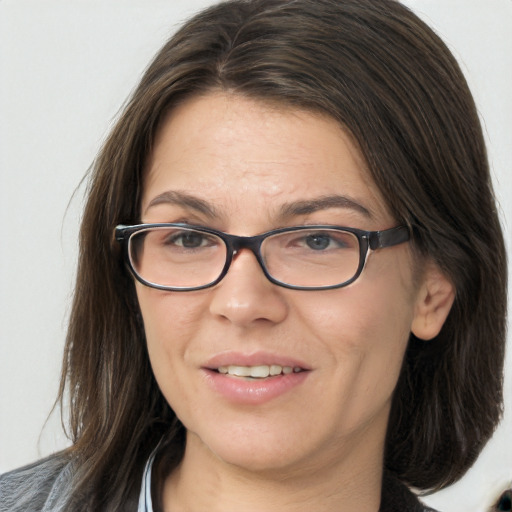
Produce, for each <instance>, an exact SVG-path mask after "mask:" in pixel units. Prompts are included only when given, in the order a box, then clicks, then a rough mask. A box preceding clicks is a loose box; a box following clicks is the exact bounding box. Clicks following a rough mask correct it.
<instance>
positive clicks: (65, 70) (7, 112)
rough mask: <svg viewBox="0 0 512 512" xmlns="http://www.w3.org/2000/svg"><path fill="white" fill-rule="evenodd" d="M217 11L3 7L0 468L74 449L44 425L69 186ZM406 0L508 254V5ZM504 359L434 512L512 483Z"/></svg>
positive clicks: (65, 264)
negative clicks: (443, 52) (488, 424)
mask: <svg viewBox="0 0 512 512" xmlns="http://www.w3.org/2000/svg"><path fill="white" fill-rule="evenodd" d="M211 3H213V2H212V1H211V0H194V1H192V0H182V1H178V0H168V1H163V0H111V1H109V2H104V1H101V0H3V1H2V0H0V219H1V235H0V247H1V250H0V472H3V471H6V470H10V469H13V468H15V467H17V466H20V465H22V464H25V463H28V462H31V461H33V460H35V459H37V458H40V457H42V456H44V455H47V454H49V453H51V452H53V451H55V450H57V449H59V448H61V447H63V446H65V445H66V443H67V441H66V438H65V437H64V435H63V434H62V428H61V425H60V416H59V411H58V410H57V411H56V412H55V413H54V414H53V415H52V416H51V417H50V418H49V420H48V421H47V423H46V424H45V422H46V420H47V416H48V414H49V412H50V410H51V409H52V406H53V402H54V400H55V396H56V394H57V390H58V382H59V372H60V363H61V357H62V348H63V343H64V337H65V330H66V323H67V317H68V312H69V308H70V297H71V293H72V287H73V278H74V270H75V263H76V240H77V230H78V224H79V218H80V211H81V208H82V199H83V190H84V187H83V186H82V187H81V188H78V191H77V192H76V193H75V194H74V191H75V190H76V189H77V187H79V185H80V182H81V179H82V177H83V176H84V174H85V173H86V171H87V169H88V167H89V165H90V164H91V162H92V160H93V158H94V156H95V154H96V153H97V151H98V149H99V147H100V145H101V142H102V140H103V139H104V137H105V135H106V133H107V132H108V129H109V127H110V126H111V125H112V120H113V119H114V118H115V116H116V113H117V112H118V110H119V109H120V107H121V106H122V104H123V102H124V100H125V99H126V97H127V96H128V94H129V93H130V91H131V90H132V89H133V87H134V86H135V84H136V83H137V81H138V79H139V77H140V75H141V73H142V71H143V70H144V68H145V66H146V65H147V63H148V62H149V60H150V58H151V57H152V55H153V54H154V53H155V52H156V51H157V50H158V48H159V47H160V46H161V45H162V43H163V42H164V41H165V40H166V39H167V38H168V36H169V34H170V33H171V32H173V31H174V30H175V29H176V28H177V27H178V26H179V25H180V24H181V22H182V21H183V20H185V19H186V18H187V17H188V16H189V15H190V14H191V13H192V12H194V11H195V10H197V9H198V8H200V7H202V6H205V5H208V4H211ZM404 3H406V4H407V5H409V6H410V7H412V8H413V10H415V11H416V12H417V13H418V14H419V15H420V16H422V17H423V18H424V19H425V20H426V21H427V22H428V23H429V24H430V25H431V26H433V27H434V28H435V29H436V31H437V32H438V33H439V34H440V35H441V36H442V37H443V39H444V40H445V41H446V42H447V43H448V45H449V47H450V48H451V49H452V51H453V52H454V53H455V55H456V57H457V58H458V59H459V61H460V63H461V64H462V68H463V70H464V71H465V73H466V76H467V78H468V81H469V84H470V87H471V88H472V90H473V93H474V95H475V98H476V101H477V104H478V106H479V110H480V112H481V116H482V119H483V122H484V128H485V132H486V137H487V141H488V148H489V154H490V160H491V164H492V172H493V177H494V181H495V187H496V192H497V197H498V200H499V203H500V208H501V214H502V218H503V224H504V229H505V234H506V236H507V238H508V248H509V253H510V250H511V243H510V235H511V233H512V230H511V224H512V199H511V196H512V194H511V192H512V177H511V172H510V170H511V164H512V128H511V127H512V95H511V94H510V91H511V89H512V62H511V60H512V58H511V57H512V30H511V27H512V1H511V0H486V1H483V0H407V1H406V2H404ZM511 343H512V341H511V340H510V339H509V347H510V345H511ZM508 357H509V360H508V362H507V367H508V373H507V378H506V383H505V384H506V413H505V418H504V420H503V422H502V424H501V426H500V427H499V429H498V431H497V432H496V434H495V436H494V438H493V439H492V440H491V441H490V443H489V444H488V446H487V447H486V448H485V450H484V452H483V453H482V455H481V457H480V458H479V460H478V461H477V463H476V464H475V466H474V467H473V468H472V469H471V470H470V472H469V473H468V474H467V475H466V476H465V477H464V479H463V480H461V481H460V482H459V483H458V484H456V485H454V486H452V487H451V488H449V489H447V490H445V491H442V492H440V493H437V494H436V495H433V496H430V497H429V498H427V500H426V501H427V502H428V503H430V504H431V505H432V506H434V507H435V508H439V509H440V510H446V511H450V512H472V511H474V512H481V511H483V510H485V509H486V507H487V506H489V505H490V504H491V503H492V501H493V500H494V499H495V497H496V496H497V495H498V494H499V491H500V490H501V489H503V488H504V486H505V485H506V484H507V483H509V484H510V482H512V435H511V434H512V371H511V370H510V369H511V364H510V363H511V361H510V350H509V355H508ZM43 427H44V428H43Z"/></svg>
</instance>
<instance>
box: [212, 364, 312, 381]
mask: <svg viewBox="0 0 512 512" xmlns="http://www.w3.org/2000/svg"><path fill="white" fill-rule="evenodd" d="M212 370H213V371H216V372H217V373H220V374H222V375H228V376H230V377H236V378H242V379H245V380H260V379H268V378H274V377H279V376H283V375H290V374H292V373H301V372H304V371H306V370H305V369H304V368H301V367H299V366H281V365H279V364H271V365H267V364H262V365H255V366H239V365H234V364H233V365H228V366H219V367H218V368H212Z"/></svg>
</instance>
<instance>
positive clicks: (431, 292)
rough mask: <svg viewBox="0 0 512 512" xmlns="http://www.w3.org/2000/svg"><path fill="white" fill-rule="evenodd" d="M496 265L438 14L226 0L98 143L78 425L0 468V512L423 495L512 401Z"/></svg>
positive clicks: (459, 467) (481, 170) (74, 372)
mask: <svg viewBox="0 0 512 512" xmlns="http://www.w3.org/2000/svg"><path fill="white" fill-rule="evenodd" d="M504 275H506V268H505V256H504V247H503V237H502V234H501V229H500V226H499V222H498V219H497V217H496V213H495V205H494V198H493V194H492V188H491V184H490V178H489V172H488V166H487V161H486V154H485V147H484V144H483V140H482V135H481V129H480V126H479V121H478V117H477V114H476V110H475V106H474V104H473V101H472V98H471V95H470V93H469V91H468V89H467V86H466V84H465V81H464V78H463V76H462V73H461V72H460V70H459V68H458V66H457V64H456V62H455V60H454V59H453V57H452V56H451V54H450V53H449V52H448V50H447V49H446V47H445V46H444V44H443V43H442V42H441V41H440V40H439V38H438V37H437V36H435V34H433V33H432V31H431V30H430V29H428V28H427V27H426V26H425V25H424V24H423V23H422V22H421V21H419V20H418V18H416V17H415V16H414V15H413V14H412V13H411V12H410V11H408V10H407V9H405V8H404V7H403V6H401V5H400V4H398V3H396V2H395V1H391V0H378V1H375V0H372V1H369V0H368V1H361V0H358V1H355V0H348V1H342V2H341V1H333V0H315V1H314V2H313V1H306V0H299V1H293V2H283V1H278V0H256V1H251V2H242V1H235V2H228V3H224V4H220V5H218V6H216V7H212V8H211V9H209V10H207V11H205V12H203V13H202V14H200V15H198V16H196V17H195V18H194V19H192V20H191V21H190V22H188V23H187V24H186V25H185V26H184V27H183V28H182V29H181V30H180V31H179V32H178V34H176V36H174V37H173V38H172V39H171V40H170V41H169V43H167V44H166V46H164V48H163V49H162V50H161V52H160V53H159V54H158V55H157V56H156V58H155V60H154V61H153V63H152V64H151V65H150V67H149V68H148V70H147V72H146V74H145V76H144V77H143V79H142V81H141V83H140V85H139V87H138V89H137V90H136V91H135V93H134V95H133V97H132V99H131V100H130V102H129V104H128V105H127V107H126V109H125V111H124V113H123V115H122V116H121V117H120V119H119V121H118V122H117V124H116V126H115V127H114V129H113V131H112V133H111V135H110V137H109V138H108V140H107V142H106V143H105V146H104V148H103V150H102V152H101V154H100V155H99V157H98V160H97V162H96V165H95V169H94V173H93V175H92V177H91V185H90V192H89V198H88V202H87V205H86V210H85V214H84V219H83V224H82V230H81V256H80V262H79V269H78V278H77V285H76V291H75V299H74V305H73V311H72V315H71V321H70V328H69V333H68V339H67V346H66V359H65V361H66V363H65V365H64V369H63V378H62V385H61V398H62V397H64V393H65V391H66V390H67V392H68V393H69V397H70V400H71V408H70V414H71V426H72V436H73V441H74V444H73V446H72V447H71V448H70V449H69V450H67V451H65V452H63V453H61V454H58V455H56V456H54V457H51V458H50V459H47V460H45V461H42V462H39V463H37V464H36V465H34V466H31V467H29V468H24V469H22V470H18V471H17V472H14V473H13V474H10V475H7V476H5V477H4V478H3V480H2V493H4V494H3V495H2V507H4V508H3V509H5V510H137V508H139V510H151V509H152V510H209V511H215V510H221V509H222V510H234V509H237V510H247V511H249V510H273V509H277V508H279V509H280V510H318V511H321V510H358V511H365V510H368V511H375V510H381V511H385V510H426V509H425V508H424V507H423V506H422V505H421V504H420V502H419V501H418V500H417V498H416V497H415V496H414V495H413V494H411V493H410V492H409V491H408V489H407V487H406V486H411V487H415V488H417V489H420V490H431V489H439V488H442V487H444V486H446V485H448V484H450V483H452V482H454V481H456V480H457V479H458V478H460V476H462V475H463V474H464V472H465V471H466V470H467V469H468V467H470V466H471V464H472V463H473V461H474V460H475V458H476V456H477V455H478V453H479V451H480V450H481V448H482V447H483V445H484V444H485V442H486V441H487V439H488V438H489V437H490V435H491V434H492V432H493V429H494V427H495V425H496V423H497V421H498V420H499V417H500V412H501V402H502V397H501V375H502V366H503V349H504V317H505V311H506V297H505V290H506V283H505V282H504V279H503V276H504ZM475 411H478V412H479V414H478V415H476V414H475ZM475 416H476V417H475ZM3 509H2V510H3Z"/></svg>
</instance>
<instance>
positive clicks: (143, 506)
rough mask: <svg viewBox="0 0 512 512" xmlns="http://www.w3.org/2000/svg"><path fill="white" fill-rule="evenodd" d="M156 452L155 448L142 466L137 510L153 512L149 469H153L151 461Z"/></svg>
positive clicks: (139, 511)
mask: <svg viewBox="0 0 512 512" xmlns="http://www.w3.org/2000/svg"><path fill="white" fill-rule="evenodd" d="M157 448H158V447H157ZM156 452H157V450H156V449H155V450H154V451H153V453H152V454H151V455H150V457H149V459H148V461H147V462H146V466H145V467H144V473H143V475H142V486H141V489H140V494H139V506H138V508H137V512H153V502H152V500H151V471H152V469H153V461H154V460H155V455H156Z"/></svg>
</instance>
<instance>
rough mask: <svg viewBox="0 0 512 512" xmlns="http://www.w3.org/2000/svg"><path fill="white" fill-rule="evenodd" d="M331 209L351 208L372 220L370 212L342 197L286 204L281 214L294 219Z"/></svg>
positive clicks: (336, 196) (355, 202) (351, 200)
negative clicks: (296, 216)
mask: <svg viewBox="0 0 512 512" xmlns="http://www.w3.org/2000/svg"><path fill="white" fill-rule="evenodd" d="M329 208H349V209H351V210H355V211H357V212H359V213H362V214H363V215H364V216H365V217H368V218H370V219H371V218H372V214H371V213H370V210H368V209H367V208H365V207H364V206H363V205H362V204H360V203H358V202H357V201H354V200H353V199H350V198H349V197H346V196H342V195H330V196H322V197H319V198H317V199H310V200H304V201H294V202H291V203H286V204H284V205H283V206H281V212H280V213H281V216H282V217H292V216H294V215H307V214H310V213H314V212H317V211H320V210H327V209H329Z"/></svg>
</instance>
